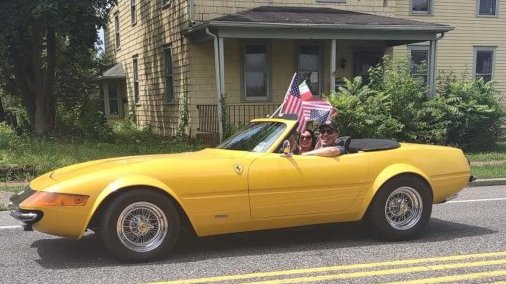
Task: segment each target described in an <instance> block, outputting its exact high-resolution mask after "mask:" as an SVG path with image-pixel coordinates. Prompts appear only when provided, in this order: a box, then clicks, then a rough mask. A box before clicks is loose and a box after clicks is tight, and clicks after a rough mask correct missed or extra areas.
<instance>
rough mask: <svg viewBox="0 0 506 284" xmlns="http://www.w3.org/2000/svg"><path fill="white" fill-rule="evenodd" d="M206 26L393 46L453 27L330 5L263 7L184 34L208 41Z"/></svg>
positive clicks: (225, 31) (220, 32)
mask: <svg viewBox="0 0 506 284" xmlns="http://www.w3.org/2000/svg"><path fill="white" fill-rule="evenodd" d="M207 28H209V30H211V31H212V32H213V33H214V34H216V35H217V36H218V37H221V38H264V39H268V38H275V39H352V40H385V41H391V42H392V45H398V44H406V43H410V42H419V41H427V40H434V39H436V38H437V35H438V34H440V33H445V32H448V31H450V30H452V29H453V27H451V26H448V25H441V24H434V23H425V22H419V21H411V20H405V19H400V18H392V17H384V16H378V15H372V14H365V13H358V12H353V11H345V10H337V9H331V8H311V7H278V6H263V7H258V8H254V9H251V10H246V11H243V12H239V13H236V14H229V15H225V16H222V17H219V18H215V19H212V20H209V21H207V22H203V23H200V24H199V25H196V26H193V27H191V28H189V29H187V30H186V31H184V32H183V34H185V35H186V36H188V37H190V38H191V39H192V40H194V41H196V42H200V41H208V40H211V39H212V37H211V36H210V35H208V34H207V33H206V29H207Z"/></svg>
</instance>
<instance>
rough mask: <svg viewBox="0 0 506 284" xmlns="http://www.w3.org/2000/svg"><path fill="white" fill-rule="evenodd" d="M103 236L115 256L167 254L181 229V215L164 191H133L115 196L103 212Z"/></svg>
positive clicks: (137, 258) (135, 257)
mask: <svg viewBox="0 0 506 284" xmlns="http://www.w3.org/2000/svg"><path fill="white" fill-rule="evenodd" d="M100 231H101V234H100V235H101V237H102V241H103V242H104V244H105V246H106V247H107V248H109V250H110V251H111V252H112V253H113V255H114V256H115V257H116V258H118V259H120V260H126V261H148V260H153V259H157V258H159V257H161V256H163V255H164V254H166V253H168V252H169V250H170V249H171V248H172V247H173V245H174V243H175V242H176V239H177V237H178V235H179V231H180V219H179V214H178V211H177V209H176V207H175V206H174V204H173V203H172V201H171V200H170V199H169V198H167V197H166V196H164V195H163V194H161V193H158V192H155V191H150V190H140V189H136V190H132V191H127V192H125V193H122V194H121V195H120V196H118V197H117V198H116V199H114V200H113V201H112V202H111V203H110V205H109V206H108V207H107V209H106V210H105V212H104V215H103V219H102V224H101V229H100Z"/></svg>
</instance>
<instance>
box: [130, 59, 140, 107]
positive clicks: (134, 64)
mask: <svg viewBox="0 0 506 284" xmlns="http://www.w3.org/2000/svg"><path fill="white" fill-rule="evenodd" d="M132 73H133V74H132V82H133V92H134V103H135V104H136V105H139V104H140V102H141V99H140V97H141V96H140V85H139V56H138V55H134V56H132Z"/></svg>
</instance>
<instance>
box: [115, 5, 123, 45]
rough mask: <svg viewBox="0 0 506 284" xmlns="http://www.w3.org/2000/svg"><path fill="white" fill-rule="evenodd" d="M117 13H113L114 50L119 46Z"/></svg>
mask: <svg viewBox="0 0 506 284" xmlns="http://www.w3.org/2000/svg"><path fill="white" fill-rule="evenodd" d="M119 25H120V23H119V13H118V12H116V14H115V15H114V47H115V49H116V50H118V49H120V48H121V38H120V33H119Z"/></svg>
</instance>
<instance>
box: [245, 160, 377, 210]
mask: <svg viewBox="0 0 506 284" xmlns="http://www.w3.org/2000/svg"><path fill="white" fill-rule="evenodd" d="M368 170H369V159H368V155H367V153H355V154H347V155H342V156H338V157H319V156H299V155H293V156H292V157H282V156H281V155H280V154H274V153H273V154H268V155H265V156H263V157H260V158H258V159H256V160H254V161H253V162H252V164H251V166H250V169H249V173H248V183H249V196H250V204H251V214H252V217H253V218H254V219H256V218H268V217H281V216H296V215H305V214H324V213H332V212H342V211H344V210H346V209H347V207H348V206H349V205H350V204H352V203H353V201H355V199H356V198H357V196H358V195H359V194H360V193H361V192H362V191H364V190H366V189H367V187H368V186H369V183H368V182H367V180H366V179H367V173H368Z"/></svg>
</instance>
